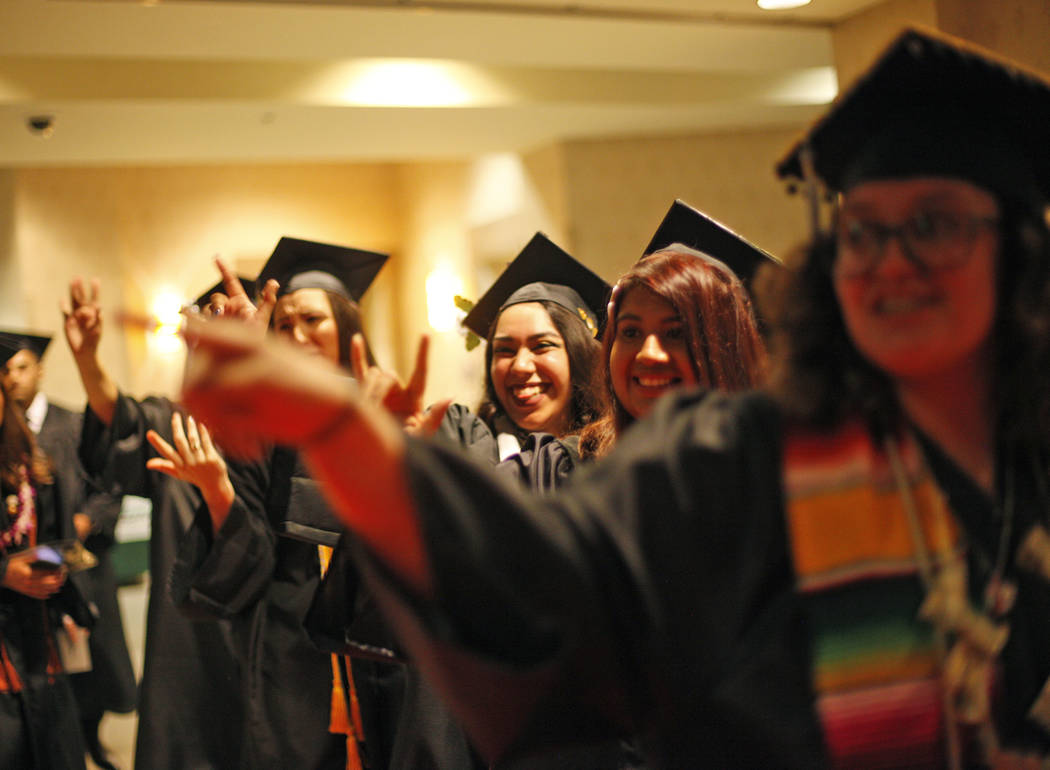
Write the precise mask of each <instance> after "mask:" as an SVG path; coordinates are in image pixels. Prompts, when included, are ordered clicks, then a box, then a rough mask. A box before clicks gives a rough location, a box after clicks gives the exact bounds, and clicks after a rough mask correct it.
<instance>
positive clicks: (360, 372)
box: [350, 332, 368, 383]
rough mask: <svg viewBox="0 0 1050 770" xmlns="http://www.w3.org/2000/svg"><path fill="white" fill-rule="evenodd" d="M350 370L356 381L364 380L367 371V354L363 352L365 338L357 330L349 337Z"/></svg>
mask: <svg viewBox="0 0 1050 770" xmlns="http://www.w3.org/2000/svg"><path fill="white" fill-rule="evenodd" d="M350 371H351V373H352V374H353V375H354V379H355V380H357V381H358V382H362V383H363V382H364V381H365V372H367V371H368V356H367V354H366V353H365V338H364V336H363V335H362V334H361V333H360V332H358V333H357V334H355V335H354V336H353V337H351V338H350Z"/></svg>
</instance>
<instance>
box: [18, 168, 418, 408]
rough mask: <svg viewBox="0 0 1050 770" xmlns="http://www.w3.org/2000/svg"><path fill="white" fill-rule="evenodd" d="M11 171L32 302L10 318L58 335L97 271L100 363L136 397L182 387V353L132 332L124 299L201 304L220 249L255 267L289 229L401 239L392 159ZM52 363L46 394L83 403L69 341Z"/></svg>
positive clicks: (338, 239) (142, 305)
mask: <svg viewBox="0 0 1050 770" xmlns="http://www.w3.org/2000/svg"><path fill="white" fill-rule="evenodd" d="M15 180H16V181H15V193H14V207H13V209H14V212H15V214H14V226H13V229H14V233H15V237H14V243H15V246H14V251H13V261H14V263H15V264H16V265H17V266H18V268H19V270H20V272H21V284H20V288H21V301H22V304H23V305H24V311H23V312H22V313H21V314H20V317H17V318H15V317H11V318H9V322H10V323H11V324H18V325H24V326H28V327H31V328H35V329H42V330H45V331H53V332H55V333H60V331H59V330H60V323H61V318H60V315H59V313H58V309H57V308H58V303H59V300H60V299H61V298H62V297H63V296H64V295H65V293H66V287H67V285H68V281H69V279H70V278H71V277H72V276H74V275H84V276H98V277H99V278H100V279H101V281H102V284H103V306H104V308H105V309H106V310H107V312H108V319H109V320H108V324H107V326H106V334H105V336H104V338H103V351H102V352H103V360H104V362H105V364H106V365H107V366H108V367H109V368H110V369H111V370H112V371H113V374H114V376H115V378H116V379H117V380H118V382H119V383H120V384H121V385H122V386H123V387H125V388H126V389H128V391H129V392H132V393H135V394H144V393H152V392H161V393H172V392H174V388H175V386H176V384H177V382H178V379H179V375H180V373H181V367H182V361H181V356H180V355H179V354H178V353H175V354H164V353H161V352H158V351H157V350H156V349H155V346H151V345H148V344H147V343H146V341H145V339H144V338H143V336H142V335H141V334H136V333H132V332H128V333H125V334H122V333H121V330H120V329H119V328H118V327H117V326H116V324H115V323H114V320H113V319H114V313H115V311H116V310H117V309H118V308H128V309H131V310H138V311H143V310H148V308H149V304H150V301H151V298H152V297H153V296H154V295H155V294H156V293H158V292H160V291H161V290H163V289H168V290H171V291H173V292H175V293H177V294H178V295H179V296H181V297H185V298H186V299H187V300H189V299H192V298H193V297H195V296H196V295H197V294H199V293H200V292H201V291H202V290H204V289H205V288H207V287H208V286H209V285H210V284H212V283H214V281H215V280H217V273H216V272H215V270H214V268H213V266H212V258H213V256H215V255H216V254H219V255H222V256H223V257H224V258H225V259H227V260H228V261H229V262H230V263H231V264H233V265H234V266H235V267H240V268H242V269H245V270H248V271H251V272H254V270H256V269H258V267H259V265H260V264H261V263H262V261H263V260H264V259H265V258H266V257H267V256H268V255H269V253H270V251H271V250H272V248H273V245H274V243H275V242H276V241H277V239H278V238H279V237H280V236H281V235H301V236H305V237H310V238H312V239H316V240H321V241H331V242H334V243H347V244H353V245H356V246H361V247H364V248H372V249H378V250H388V249H392V248H394V247H395V246H396V245H397V244H398V243H399V241H400V235H399V232H398V230H397V218H396V212H395V205H394V204H395V196H394V191H395V185H396V177H395V173H394V169H393V167H391V166H386V165H318V166H294V167H293V166H287V167H286V166H256V167H222V166H216V167H190V168H183V167H179V168H163V167H161V168H94V169H91V168H89V169H25V170H20V171H17V172H15ZM390 280H391V279H390V278H388V277H387V276H385V275H383V274H381V276H380V278H379V279H378V281H377V284H378V285H377V288H378V289H379V291H378V292H377V294H378V295H384V296H386V297H388V298H389V297H390V296H392V295H393V292H391V291H389V290H387V291H384V289H383V284H384V283H385V282H387V281H390ZM367 304H368V303H366V305H367ZM382 315H383V313H382V312H379V313H377V316H379V317H382ZM46 363H47V366H48V376H47V379H46V381H45V389H46V391H47V392H48V394H49V395H51V396H52V397H54V398H56V399H57V400H59V401H64V402H68V403H74V404H76V403H82V401H83V396H82V391H81V389H80V386H79V382H78V381H77V380H76V377H75V371H74V369H73V365H72V360H71V358H70V356H69V354H68V351H67V350H66V349H65V346H64V344H63V343H62V342H61V341H59V344H57V345H55V346H54V347H53V349H52V350H51V351H50V353H49V355H48V357H47V362H46Z"/></svg>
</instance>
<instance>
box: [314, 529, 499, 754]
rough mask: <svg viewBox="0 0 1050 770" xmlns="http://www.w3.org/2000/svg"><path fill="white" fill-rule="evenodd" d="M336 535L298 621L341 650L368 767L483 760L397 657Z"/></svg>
mask: <svg viewBox="0 0 1050 770" xmlns="http://www.w3.org/2000/svg"><path fill="white" fill-rule="evenodd" d="M365 558H366V557H364V556H363V555H362V554H361V553H360V550H359V548H358V547H357V546H356V543H355V541H354V540H353V539H352V537H351V536H350V535H348V534H344V536H343V538H342V539H341V540H340V542H339V544H338V545H336V547H335V550H334V551H333V553H332V559H331V563H330V564H329V567H328V572H327V573H326V574H325V577H324V578H323V580H322V582H321V585H320V587H319V588H318V590H317V593H316V595H315V597H314V600H313V603H312V605H311V607H310V611H309V613H308V615H307V617H306V619H305V621H304V625H305V627H306V630H307V632H308V633H309V634H310V638H311V639H312V640H313V641H314V643H315V644H316V645H317V646H318V647H319V648H320V649H322V650H324V651H326V652H330V653H335V654H338V655H348V656H350V661H351V670H352V673H353V678H354V686H355V688H356V691H357V696H358V701H359V704H360V709H361V721H362V723H363V727H364V732H365V738H366V742H365V746H364V752H365V755H366V759H367V762H368V767H370V768H384V770H469V768H481V767H484V766H485V765H484V764H483V763H482V762H481V760H480V758H479V757H478V756H477V754H476V753H475V752H474V751H473V750H472V748H471V746H470V743H469V742H468V740H467V738H466V735H465V734H464V733H463V730H462V728H460V727H459V725H458V724H457V723H456V722H455V721H454V720H453V719H452V717H451V715H450V714H449V712H448V709H447V708H446V706H445V704H444V703H442V702H441V700H440V699H439V698H438V697H437V695H436V694H435V692H434V691H433V689H432V688H431V687H429V685H427V683H426V682H424V681H423V680H422V678H421V677H420V676H419V672H418V671H417V670H416V668H415V667H414V666H413V665H410V664H408V663H407V661H406V660H405V657H404V655H403V653H402V652H401V649H400V646H399V645H398V643H397V641H396V639H395V638H394V636H393V634H392V633H391V632H390V630H389V628H388V626H387V624H386V622H385V620H384V619H383V617H382V614H381V612H380V609H379V605H378V602H376V600H375V597H374V596H373V594H372V591H371V590H370V589H369V588H368V585H367V583H366V581H365V579H364V576H363V575H362V573H361V571H360V570H359V568H358V565H359V564H361V563H362V561H363V560H364V559H365Z"/></svg>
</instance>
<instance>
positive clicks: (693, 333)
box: [580, 243, 766, 457]
mask: <svg viewBox="0 0 1050 770" xmlns="http://www.w3.org/2000/svg"><path fill="white" fill-rule="evenodd" d="M637 287H643V288H646V289H649V290H650V291H652V292H653V293H655V294H656V295H657V296H659V297H660V298H661V299H664V300H666V301H667V302H669V303H670V304H671V306H672V307H674V309H675V311H676V312H677V313H678V316H679V317H680V318H681V319H682V324H683V326H684V327H685V337H686V342H687V344H688V346H689V358H690V362H691V363H692V366H693V374H694V375H695V376H696V380H697V382H699V383H702V384H704V385H706V386H709V387H712V388H718V389H720V390H728V391H736V390H746V389H748V388H753V387H756V386H757V385H760V384H761V383H762V382H763V380H764V378H765V374H766V349H765V345H764V344H763V342H762V337H761V335H760V334H759V331H758V325H757V323H756V321H755V315H754V312H753V310H752V307H751V297H750V296H749V295H748V293H747V290H746V289H745V288H744V285H743V284H742V283H741V282H740V279H739V278H737V276H736V275H735V274H734V273H733V271H732V270H730V269H729V268H728V267H727V266H725V265H723V264H722V263H721V262H718V261H716V260H713V259H711V258H710V257H708V256H707V255H706V254H703V253H701V252H699V251H696V250H695V249H691V248H689V247H688V246H683V245H682V244H678V243H676V244H672V245H671V246H668V247H667V248H665V249H661V250H660V251H657V252H653V253H652V254H649V255H648V256H646V257H644V258H643V259H641V260H639V261H638V262H636V263H635V265H634V266H633V267H632V268H631V269H630V270H628V271H627V272H626V273H624V274H623V275H622V276H621V277H620V280H619V281H617V283H616V288H615V290H614V291H613V296H612V301H611V302H610V303H609V320H608V323H607V325H606V328H605V334H604V336H603V338H602V360H603V362H604V365H603V367H602V369H603V372H604V375H605V387H606V389H607V397H608V399H609V401H610V403H611V405H612V406H611V413H610V414H609V415H607V416H606V417H605V418H603V419H602V420H599V421H598V422H596V423H594V424H593V425H590V426H588V427H587V428H586V429H585V430H584V432H583V434H582V436H581V437H580V454H581V456H583V457H592V456H601V455H604V454H605V453H606V452H608V451H609V450H610V449H611V448H612V445H613V443H614V442H615V440H616V437H617V436H618V435H620V433H622V432H623V431H624V430H625V429H626V428H627V426H628V425H630V424H631V423H632V422H633V421H634V418H633V417H632V416H631V415H630V413H629V412H628V411H627V410H626V409H624V407H623V404H621V403H620V401H619V399H617V398H616V394H615V392H614V391H613V387H612V376H611V372H610V369H609V360H610V358H611V356H612V346H613V342H614V340H615V339H616V326H617V319H618V316H619V311H620V306H621V305H622V304H623V300H624V297H625V296H626V295H627V294H628V293H629V292H630V291H631V290H632V289H635V288H637Z"/></svg>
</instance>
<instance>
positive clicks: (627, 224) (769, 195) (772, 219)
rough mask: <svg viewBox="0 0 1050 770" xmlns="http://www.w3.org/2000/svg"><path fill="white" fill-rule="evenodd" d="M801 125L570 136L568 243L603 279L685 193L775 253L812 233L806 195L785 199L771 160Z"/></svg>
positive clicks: (630, 257) (622, 266) (625, 263)
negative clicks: (632, 135)
mask: <svg viewBox="0 0 1050 770" xmlns="http://www.w3.org/2000/svg"><path fill="white" fill-rule="evenodd" d="M800 131H801V127H796V128H791V129H780V130H770V131H739V132H734V133H724V134H697V135H690V136H672V137H639V138H633V139H618V140H600V141H599V140H595V141H576V142H571V143H569V144H567V145H566V147H565V158H566V160H565V163H566V167H567V176H568V196H567V197H568V207H569V220H570V221H571V223H572V229H571V237H570V240H571V241H572V242H573V244H574V245H575V254H576V256H578V257H579V258H580V259H582V260H583V261H584V262H586V263H587V264H588V265H590V266H591V267H592V268H594V269H595V271H596V272H598V273H600V274H601V275H602V276H603V277H604V278H606V279H607V280H614V279H615V278H616V277H617V276H618V275H619V274H620V273H622V272H623V271H624V270H626V269H627V268H628V267H629V266H630V265H631V264H632V263H633V262H634V261H635V260H637V259H638V257H640V256H641V253H642V250H643V249H644V248H645V246H646V245H647V244H648V243H649V239H650V238H651V237H652V234H653V232H654V231H655V230H656V228H657V226H658V225H659V224H660V221H661V219H662V218H663V216H664V214H665V213H666V212H667V209H668V207H669V206H670V205H671V203H672V201H673V200H674V199H675V198H682V199H683V200H685V201H686V202H687V203H689V204H691V205H693V206H696V207H697V208H699V209H701V210H702V211H705V212H706V213H708V214H710V215H711V216H713V217H714V218H715V219H718V220H719V221H721V222H723V223H724V224H726V225H728V226H729V227H731V228H732V229H734V230H736V231H737V232H739V233H740V234H741V235H743V236H744V237H745V238H747V239H749V240H751V241H753V242H754V243H756V244H757V245H759V246H761V247H763V248H765V249H767V250H769V251H771V252H772V253H774V254H778V253H783V252H784V251H786V250H787V249H788V248H790V247H792V246H794V245H795V244H796V243H797V242H799V241H800V240H801V239H803V238H804V237H805V235H806V223H805V217H804V209H803V208H802V203H801V199H800V198H797V197H792V196H788V195H787V194H786V193H785V191H784V188H783V186H782V185H781V184H780V183H778V182H777V181H776V179H775V176H774V173H773V165H774V163H775V162H776V161H777V160H778V159H779V158H780V156H781V155H783V154H784V153H785V152H786V150H787V148H788V146H789V144H790V143H791V142H792V141H793V140H794V139H796V138H797V136H798V134H799V132H800Z"/></svg>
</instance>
